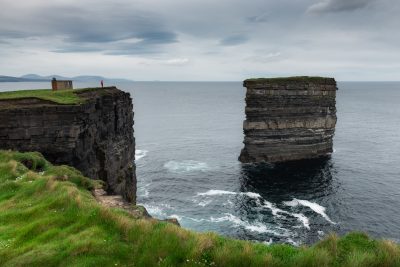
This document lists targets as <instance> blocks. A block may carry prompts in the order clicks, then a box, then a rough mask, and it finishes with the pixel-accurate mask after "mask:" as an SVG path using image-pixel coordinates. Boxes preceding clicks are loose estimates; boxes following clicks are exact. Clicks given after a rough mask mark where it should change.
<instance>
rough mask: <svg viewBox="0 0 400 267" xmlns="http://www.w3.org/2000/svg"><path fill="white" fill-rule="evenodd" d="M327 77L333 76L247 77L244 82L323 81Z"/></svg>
mask: <svg viewBox="0 0 400 267" xmlns="http://www.w3.org/2000/svg"><path fill="white" fill-rule="evenodd" d="M327 79H329V80H331V79H333V78H327V77H318V76H293V77H277V78H251V79H247V80H245V81H244V82H245V83H255V82H273V83H286V82H325V81H326V80H327Z"/></svg>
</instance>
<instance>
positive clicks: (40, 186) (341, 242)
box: [0, 151, 400, 267]
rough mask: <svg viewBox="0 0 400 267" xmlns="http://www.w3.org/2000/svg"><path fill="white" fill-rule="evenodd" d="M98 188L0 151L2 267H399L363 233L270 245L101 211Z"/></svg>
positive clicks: (396, 251) (395, 255)
mask: <svg viewBox="0 0 400 267" xmlns="http://www.w3.org/2000/svg"><path fill="white" fill-rule="evenodd" d="M99 186H101V185H100V183H99V182H96V181H92V180H89V179H88V178H85V177H83V176H82V175H81V173H80V172H78V171H77V170H75V169H73V168H71V167H68V166H53V165H51V164H50V163H49V162H47V161H46V160H45V159H44V158H43V157H42V156H41V155H40V154H38V153H18V152H11V151H0V266H246V267H247V266H400V248H399V246H398V245H396V244H394V243H392V242H389V241H376V240H371V239H369V238H368V236H366V235H365V234H362V233H352V234H349V235H347V236H345V237H343V238H338V237H336V236H335V235H331V236H329V237H327V238H326V239H325V240H323V241H321V242H319V243H318V244H316V245H314V246H312V247H301V248H295V247H292V246H289V245H271V246H266V245H262V244H256V243H251V242H246V241H238V240H232V239H228V238H224V237H221V236H218V235H216V234H213V233H202V234H200V233H194V232H192V231H188V230H185V229H181V228H179V227H177V226H175V225H172V224H168V223H162V222H156V221H154V220H146V219H140V218H139V219H138V218H134V217H133V216H132V215H129V214H128V213H127V212H125V211H123V210H120V209H110V208H106V207H103V206H101V205H99V204H98V203H97V202H96V200H95V198H94V197H93V196H92V194H91V191H90V190H92V189H93V188H96V187H99Z"/></svg>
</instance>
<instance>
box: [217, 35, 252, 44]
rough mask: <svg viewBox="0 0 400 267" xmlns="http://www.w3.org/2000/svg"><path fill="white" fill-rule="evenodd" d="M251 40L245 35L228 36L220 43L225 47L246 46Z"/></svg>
mask: <svg viewBox="0 0 400 267" xmlns="http://www.w3.org/2000/svg"><path fill="white" fill-rule="evenodd" d="M248 40H249V38H248V37H247V36H245V35H232V36H228V37H226V38H224V39H222V40H221V41H220V44H221V45H223V46H234V45H240V44H244V43H246V42H247V41H248Z"/></svg>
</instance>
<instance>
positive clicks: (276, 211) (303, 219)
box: [263, 200, 310, 230]
mask: <svg viewBox="0 0 400 267" xmlns="http://www.w3.org/2000/svg"><path fill="white" fill-rule="evenodd" d="M263 207H265V208H268V209H270V210H271V213H272V215H274V216H276V217H278V218H281V217H282V215H280V214H285V215H289V216H292V217H295V218H297V220H299V221H300V222H301V223H302V224H303V226H304V227H305V228H307V229H308V230H310V221H309V219H308V218H307V217H306V216H305V215H304V214H302V213H291V212H288V211H285V210H282V209H279V208H277V207H275V205H274V204H272V203H271V202H268V201H266V200H264V205H263ZM279 213H280V214H279Z"/></svg>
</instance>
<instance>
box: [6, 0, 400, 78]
mask: <svg viewBox="0 0 400 267" xmlns="http://www.w3.org/2000/svg"><path fill="white" fill-rule="evenodd" d="M0 7H1V8H0V75H9V76H20V75H23V74H28V73H36V74H40V75H52V74H59V75H64V76H77V75H102V76H105V77H109V78H127V79H132V80H138V81H145V80H148V81H152V80H162V81H240V80H243V79H246V78H254V77H277V76H293V75H296V76H298V75H313V76H329V77H335V78H336V79H337V80H340V81H385V80H386V81H397V80H400V15H399V14H400V0H52V1H48V0H29V1H16V0H0Z"/></svg>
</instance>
